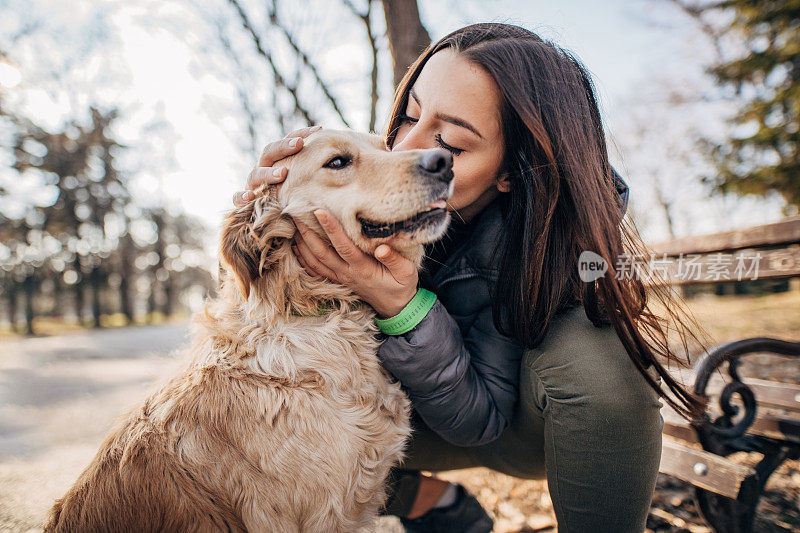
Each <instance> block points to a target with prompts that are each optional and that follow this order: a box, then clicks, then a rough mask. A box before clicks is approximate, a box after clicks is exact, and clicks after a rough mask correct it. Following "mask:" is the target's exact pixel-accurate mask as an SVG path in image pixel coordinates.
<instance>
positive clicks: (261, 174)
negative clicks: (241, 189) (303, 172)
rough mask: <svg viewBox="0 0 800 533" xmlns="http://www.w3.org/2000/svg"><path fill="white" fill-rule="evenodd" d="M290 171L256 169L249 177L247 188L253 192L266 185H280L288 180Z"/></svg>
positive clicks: (269, 168)
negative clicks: (287, 176)
mask: <svg viewBox="0 0 800 533" xmlns="http://www.w3.org/2000/svg"><path fill="white" fill-rule="evenodd" d="M288 173H289V169H288V168H286V167H256V168H254V169H253V170H251V171H250V175H249V176H247V183H246V185H245V186H246V187H247V188H248V189H250V190H251V191H254V190H256V189H258V188H259V187H260V186H261V185H264V184H265V183H280V182H282V181H283V180H285V179H286V175H287V174H288Z"/></svg>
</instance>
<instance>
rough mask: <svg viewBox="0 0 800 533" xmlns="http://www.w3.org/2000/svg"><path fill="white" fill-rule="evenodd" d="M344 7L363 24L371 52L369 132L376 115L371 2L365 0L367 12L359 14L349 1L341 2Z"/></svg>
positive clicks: (374, 46) (375, 66) (375, 76)
mask: <svg viewBox="0 0 800 533" xmlns="http://www.w3.org/2000/svg"><path fill="white" fill-rule="evenodd" d="M342 2H343V3H344V5H345V6H347V7H348V8H349V9H350V11H352V12H353V14H354V15H356V16H357V17H358V18H360V19H361V21H362V22H363V23H364V27H365V29H366V30H367V39H368V40H369V46H370V51H371V52H372V72H371V76H370V82H371V85H370V108H369V131H372V132H374V131H375V123H376V122H377V119H378V115H377V109H378V97H379V94H378V44H377V41H376V39H375V35H373V33H372V0H367V11H366V12H365V13H361V12H360V11H359V10H358V9H356V7H355V6H354V5H353V3H352V2H350V0H342Z"/></svg>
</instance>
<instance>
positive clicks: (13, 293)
mask: <svg viewBox="0 0 800 533" xmlns="http://www.w3.org/2000/svg"><path fill="white" fill-rule="evenodd" d="M6 306H7V307H8V321H9V323H10V324H11V331H12V332H14V333H15V332H16V331H17V289H16V288H14V289H8V292H6Z"/></svg>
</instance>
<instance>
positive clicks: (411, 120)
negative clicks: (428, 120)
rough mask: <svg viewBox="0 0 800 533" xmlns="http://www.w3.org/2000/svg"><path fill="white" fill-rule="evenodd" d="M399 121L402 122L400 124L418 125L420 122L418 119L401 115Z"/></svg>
mask: <svg viewBox="0 0 800 533" xmlns="http://www.w3.org/2000/svg"><path fill="white" fill-rule="evenodd" d="M398 119H399V120H400V124H416V123H417V122H419V119H418V118H414V117H411V116H409V115H400V116H399V117H398Z"/></svg>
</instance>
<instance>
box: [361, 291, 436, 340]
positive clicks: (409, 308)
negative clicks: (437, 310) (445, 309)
mask: <svg viewBox="0 0 800 533" xmlns="http://www.w3.org/2000/svg"><path fill="white" fill-rule="evenodd" d="M434 303H436V295H435V294H433V293H432V292H431V291H429V290H427V289H423V288H420V289H419V290H417V294H415V295H414V297H413V298H411V301H410V302H408V304H407V305H406V306H405V307H404V308H403V310H402V311H400V312H399V313H397V314H396V315H394V316H393V317H389V318H387V319H384V320H381V319H380V318H376V319H375V323H376V324H378V327H379V328H380V330H381V331H382V332H383V333H385V334H387V335H402V334H403V333H406V332H408V331H411V330H412V329H414V328H415V327H417V324H419V323H420V322H422V319H423V318H425V315H427V314H428V311H430V310H431V307H433V304H434Z"/></svg>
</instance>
